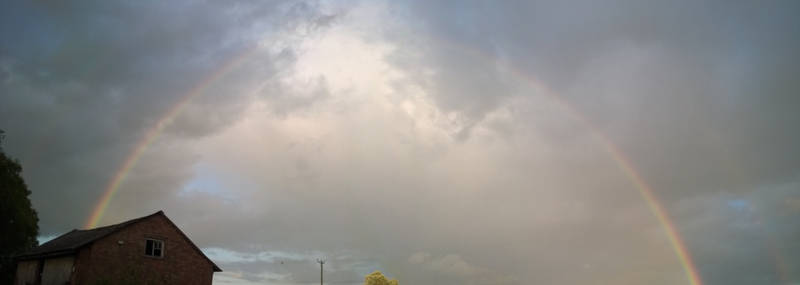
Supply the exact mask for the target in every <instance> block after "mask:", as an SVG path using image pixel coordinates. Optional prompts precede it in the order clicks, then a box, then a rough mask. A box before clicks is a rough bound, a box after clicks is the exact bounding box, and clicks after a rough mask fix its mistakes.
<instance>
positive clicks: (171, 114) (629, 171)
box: [85, 46, 703, 285]
mask: <svg viewBox="0 0 800 285" xmlns="http://www.w3.org/2000/svg"><path fill="white" fill-rule="evenodd" d="M462 48H464V47H463V46H462ZM254 52H255V49H253V50H250V51H248V52H245V53H243V54H242V55H240V56H237V57H235V58H233V59H232V60H230V61H228V62H227V63H225V64H224V65H222V67H220V68H219V69H217V71H215V72H213V73H212V74H211V75H209V76H208V77H206V78H204V79H203V80H201V81H200V82H199V83H198V84H197V85H196V86H194V87H193V88H192V89H191V90H190V91H189V92H187V93H186V94H185V95H183V96H182V97H181V98H180V100H178V102H177V103H176V104H175V105H174V106H173V107H172V108H170V109H169V110H168V111H167V112H166V113H165V114H164V116H162V117H161V119H159V120H158V122H156V124H155V125H154V126H153V128H151V129H150V130H148V131H147V132H146V133H145V135H144V137H143V138H142V139H141V141H139V143H137V144H136V146H135V147H134V149H133V151H131V153H130V154H129V155H128V156H127V158H126V159H125V162H124V163H123V164H122V166H121V167H120V168H119V170H118V171H117V172H116V173H115V174H114V176H113V177H112V179H111V181H110V182H109V184H108V186H107V187H106V188H105V191H104V192H103V195H102V197H101V198H100V201H99V202H98V203H97V205H96V206H95V208H94V210H93V211H92V214H91V216H90V217H89V219H88V221H87V222H86V226H85V227H86V228H94V227H96V226H97V225H98V223H99V222H100V220H101V219H102V217H103V216H104V215H105V212H106V209H107V207H108V205H109V203H110V202H111V200H112V199H113V198H114V195H115V194H116V193H117V191H119V188H120V185H122V183H123V182H124V181H125V178H126V177H127V176H128V174H129V173H130V171H131V170H132V169H133V168H134V167H135V166H136V164H137V162H138V161H139V159H140V158H141V156H142V154H143V153H144V152H145V151H146V150H147V148H148V147H149V146H150V145H151V144H152V143H153V142H154V141H155V140H156V139H157V138H158V136H159V135H160V134H161V132H162V131H163V130H164V129H165V128H166V127H167V126H168V125H169V124H170V123H171V122H172V120H173V119H174V118H175V117H176V116H178V115H179V114H180V113H181V111H182V110H183V109H184V108H185V107H186V105H187V104H188V102H190V101H191V100H192V99H193V98H195V97H197V96H199V95H201V94H203V91H205V90H206V89H207V88H208V87H209V86H210V85H211V84H213V83H214V82H215V81H217V80H219V79H220V78H222V77H224V76H225V75H226V74H227V73H229V72H230V71H231V70H232V69H234V68H236V67H237V66H239V65H240V64H241V63H242V62H243V61H244V60H246V59H248V58H249V57H251V56H252V55H253V53H254ZM471 52H472V53H473V54H475V55H480V57H481V58H484V59H486V58H487V56H485V55H484V54H483V53H482V52H480V51H477V52H476V51H475V50H471ZM488 58H490V57H488ZM489 60H490V61H491V62H494V63H497V61H495V60H492V59H491V58H490V59H489ZM505 66H506V67H508V68H509V70H510V71H511V72H512V73H513V74H514V75H515V76H516V77H518V78H521V79H524V81H526V82H528V83H529V84H530V85H531V86H532V87H534V89H536V90H537V91H540V93H541V94H542V95H545V96H546V97H549V98H551V99H553V100H554V101H555V102H557V103H558V104H559V105H560V106H561V107H562V108H563V109H564V110H566V111H568V113H570V114H571V115H572V116H573V117H574V118H575V119H576V120H578V121H580V122H581V123H582V124H584V125H585V126H586V127H587V128H588V129H589V130H591V131H592V134H593V135H594V136H595V137H596V138H597V139H598V140H599V141H600V142H601V144H602V145H603V147H604V148H605V149H606V151H607V152H608V153H609V154H610V156H611V158H612V159H613V160H614V161H615V162H616V164H617V165H618V166H619V168H620V169H621V170H622V172H623V173H624V174H625V175H626V176H627V177H628V178H629V179H630V180H631V182H632V183H633V186H634V187H635V188H636V190H637V191H638V193H639V195H640V196H641V197H642V199H643V200H644V201H645V203H646V204H647V206H648V208H649V209H650V211H651V212H652V213H653V215H654V216H655V217H656V219H657V220H658V222H659V223H660V224H661V227H662V228H663V230H664V231H665V234H666V235H667V238H668V239H669V241H670V244H671V246H672V248H673V251H674V252H675V254H676V256H677V258H678V261H679V262H680V264H681V266H682V267H683V270H684V273H685V274H686V278H687V281H688V282H689V284H690V285H702V284H703V282H702V280H701V278H700V275H699V274H698V270H697V268H696V266H695V264H694V261H693V260H692V258H691V255H690V254H689V252H688V249H687V246H686V244H685V243H684V241H683V239H682V238H681V236H680V234H679V231H678V229H677V228H676V227H675V224H674V223H673V222H672V220H671V219H670V218H669V215H668V214H667V211H666V210H665V209H664V207H663V206H662V205H661V203H659V201H658V199H657V197H656V195H655V194H654V192H653V189H652V188H651V187H650V186H649V185H648V184H647V182H646V181H645V180H644V178H643V177H642V176H641V175H640V174H639V172H637V171H636V169H635V168H634V167H633V163H631V162H630V160H629V159H628V158H627V157H626V156H625V155H624V153H623V152H622V151H621V150H620V149H619V148H618V147H617V146H616V145H615V144H614V143H613V142H612V141H611V140H610V139H609V138H608V137H607V136H606V135H604V134H603V133H602V132H600V131H599V130H598V129H597V128H596V127H594V126H593V125H592V124H591V122H590V121H589V120H588V119H587V118H586V117H585V116H583V115H582V114H581V113H580V112H578V110H577V109H576V108H574V107H573V106H572V105H570V104H569V103H568V102H566V101H565V100H563V99H562V98H561V97H560V96H558V95H557V94H556V93H554V92H552V91H551V90H550V89H549V88H547V86H546V85H545V84H542V83H540V82H539V81H538V80H537V79H536V78H535V77H533V76H530V75H528V74H527V73H524V72H522V71H521V70H520V69H518V68H516V67H515V66H513V65H510V64H505Z"/></svg>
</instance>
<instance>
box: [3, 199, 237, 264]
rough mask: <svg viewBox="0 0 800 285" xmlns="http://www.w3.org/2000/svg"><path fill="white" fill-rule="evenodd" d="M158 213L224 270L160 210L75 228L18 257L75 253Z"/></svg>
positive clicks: (33, 257) (190, 243)
mask: <svg viewBox="0 0 800 285" xmlns="http://www.w3.org/2000/svg"><path fill="white" fill-rule="evenodd" d="M156 215H161V216H163V217H164V218H165V219H166V220H167V221H168V222H169V223H170V224H171V225H172V226H173V227H175V229H177V230H178V233H180V234H181V235H182V236H183V237H184V238H185V239H186V240H187V241H188V242H189V245H191V246H192V248H194V249H195V250H196V251H197V252H198V253H199V254H200V255H201V256H203V258H205V259H206V260H208V262H210V263H211V265H212V266H213V267H214V271H215V272H220V271H222V269H220V268H219V267H218V266H217V265H216V264H215V263H214V262H213V261H211V259H209V258H208V256H206V255H205V254H204V253H203V252H202V251H201V250H200V248H198V247H197V246H196V245H195V244H194V243H193V242H192V240H190V239H189V237H188V236H186V234H184V233H183V231H181V229H180V228H178V226H176V225H175V223H173V222H172V221H171V220H170V219H169V218H167V216H166V215H164V211H158V212H156V213H153V214H150V215H147V216H144V217H140V218H136V219H132V220H128V221H125V222H122V223H119V224H115V225H110V226H105V227H99V228H94V229H88V230H77V229H74V230H72V231H69V232H67V233H65V234H63V235H61V236H59V237H57V238H54V239H52V240H50V241H48V242H46V243H43V244H41V245H39V246H37V247H35V248H33V249H31V250H29V251H27V252H25V253H23V254H20V255H18V256H17V259H20V260H26V259H37V258H44V257H55V256H61V255H69V254H73V253H76V252H78V250H79V249H81V248H83V247H84V246H87V245H89V244H91V243H92V242H94V241H96V240H99V239H102V238H104V237H106V236H108V235H110V234H113V233H115V232H117V231H119V230H122V229H124V228H126V227H128V226H130V225H133V224H135V223H138V222H140V221H142V220H145V219H147V218H150V217H153V216H156Z"/></svg>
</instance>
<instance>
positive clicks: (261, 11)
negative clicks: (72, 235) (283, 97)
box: [0, 1, 331, 233]
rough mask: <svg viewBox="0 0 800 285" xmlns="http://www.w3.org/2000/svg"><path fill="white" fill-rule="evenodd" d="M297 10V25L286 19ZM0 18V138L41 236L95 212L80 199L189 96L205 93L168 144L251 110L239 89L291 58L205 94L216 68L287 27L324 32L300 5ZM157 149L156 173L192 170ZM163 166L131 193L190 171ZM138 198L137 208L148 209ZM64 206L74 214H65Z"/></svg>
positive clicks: (56, 6)
mask: <svg viewBox="0 0 800 285" xmlns="http://www.w3.org/2000/svg"><path fill="white" fill-rule="evenodd" d="M301 5H305V6H306V7H305V8H304V11H303V13H299V14H298V13H297V12H296V11H295V10H296V9H295V8H294V7H296V6H301ZM3 6H4V7H3V9H2V11H3V12H2V14H3V15H2V17H0V18H3V19H4V21H5V22H6V23H4V24H3V25H2V26H3V28H2V35H3V36H2V37H1V38H2V39H0V41H2V47H3V48H2V49H0V66H2V85H1V86H0V88H2V94H3V95H2V97H1V98H2V101H3V102H4V103H3V104H0V122H2V124H3V125H2V126H0V127H2V128H3V129H4V130H5V131H7V133H8V134H9V140H8V146H7V147H8V149H9V151H11V152H12V153H13V154H14V155H15V156H16V157H18V158H19V159H20V160H21V161H23V166H24V167H25V170H26V171H25V173H26V178H27V179H28V180H29V181H30V185H31V188H32V189H34V191H33V193H34V194H33V200H34V204H35V205H37V207H38V208H40V209H41V210H40V217H41V218H42V229H43V231H44V232H45V233H50V232H58V231H63V230H65V229H66V228H65V227H68V226H74V225H78V224H81V220H82V219H83V217H86V216H87V215H88V214H89V211H91V208H92V206H93V204H94V203H96V201H94V199H85V198H77V197H82V196H84V195H86V196H88V197H99V193H100V192H101V191H103V190H104V187H105V185H106V184H107V183H108V182H109V178H110V177H112V175H113V171H116V169H117V168H118V167H119V165H121V164H122V162H123V159H124V158H125V156H126V154H128V153H130V152H131V150H132V149H133V147H134V146H135V144H136V142H138V141H140V140H141V139H142V137H143V136H144V134H145V133H146V132H147V131H148V130H149V129H150V128H152V127H153V125H154V124H155V123H156V122H157V121H158V120H159V119H160V118H161V117H162V116H163V115H164V114H165V113H166V112H167V111H168V110H170V109H171V108H172V107H173V106H175V105H176V104H177V103H178V102H179V101H180V100H182V98H183V97H184V96H185V95H186V94H187V92H190V90H193V88H194V89H197V87H198V86H203V87H205V88H200V89H199V90H200V92H202V93H201V94H199V96H196V99H194V100H192V102H190V103H189V104H188V105H187V107H186V108H185V111H183V112H182V113H181V115H180V116H178V117H177V118H175V120H174V121H172V122H170V123H171V124H172V125H171V126H169V127H168V128H167V129H166V132H165V134H166V135H165V136H166V137H168V139H191V138H195V137H202V136H205V135H208V134H211V133H213V132H215V131H216V130H219V129H220V128H222V127H225V126H227V125H229V124H230V123H232V122H234V121H235V120H236V119H237V117H238V114H239V113H240V111H241V110H242V109H243V108H244V107H245V105H244V101H245V100H252V99H251V98H252V96H253V90H249V89H246V86H253V85H255V84H263V83H262V82H266V81H269V80H272V77H274V76H275V74H276V73H277V71H276V70H275V66H281V65H286V64H287V62H286V60H291V58H286V57H285V56H283V55H281V54H259V55H258V56H254V57H253V58H254V59H257V60H253V59H249V60H247V61H246V62H244V63H243V64H239V65H238V66H235V67H233V68H232V71H231V72H229V73H228V74H224V75H223V76H221V77H219V78H217V79H216V80H215V82H213V83H212V84H207V82H205V81H204V80H207V78H209V76H210V75H212V74H214V73H215V72H217V71H218V69H219V68H220V67H221V66H224V65H225V64H227V63H229V62H231V60H234V59H236V58H237V57H240V55H241V54H243V53H246V52H248V51H250V50H252V49H254V48H256V47H257V46H258V45H259V42H260V41H262V40H264V38H265V37H266V36H268V35H270V34H273V33H278V32H280V31H282V30H283V29H286V28H287V26H285V25H284V23H287V22H292V23H298V24H300V23H304V22H309V23H313V24H311V25H312V26H315V27H323V26H324V25H326V24H329V23H330V22H331V19H327V20H324V21H322V22H319V20H320V19H321V18H324V16H325V15H324V14H321V13H319V12H318V11H317V10H315V9H316V8H317V6H316V5H308V4H304V3H299V2H298V3H289V4H287V3H282V2H277V1H276V2H258V3H256V2H237V3H225V4H223V3H219V5H199V4H198V3H184V2H170V3H151V5H146V4H143V3H112V2H106V1H98V2H95V3H84V4H78V5H68V4H65V3H31V2H6V3H4V4H3ZM315 13H317V14H315ZM318 22H319V23H318ZM288 48H291V47H289V46H286V47H285V49H288ZM262 53H263V52H262ZM284 53H285V52H284ZM165 148H166V147H165ZM165 148H159V147H153V149H152V150H151V151H166V152H164V153H161V155H163V158H164V161H163V162H165V164H166V163H167V162H170V163H177V165H183V166H182V167H188V166H190V165H191V159H189V160H187V159H186V158H181V157H185V156H186V155H188V154H185V153H184V152H185V151H184V150H176V149H169V150H166V149H165ZM182 153H183V154H182ZM155 156H159V155H155ZM178 161H183V162H178ZM165 164H158V163H155V164H153V165H151V166H148V167H152V168H150V169H146V170H145V169H140V171H139V172H149V173H158V174H157V175H158V177H153V176H152V175H149V174H145V175H146V177H148V178H146V179H145V178H144V177H140V178H141V179H140V181H141V182H142V183H143V184H136V183H129V184H131V185H130V186H129V187H130V188H141V191H158V189H162V190H161V191H163V189H166V188H175V187H177V186H178V185H180V184H181V181H183V179H185V178H186V176H187V175H186V171H187V170H186V169H183V170H180V169H175V167H176V166H175V165H173V166H170V167H166V168H165V167H163V166H161V165H165ZM139 168H143V167H139ZM154 175H155V174H154ZM170 185H172V186H170ZM137 191H138V190H137ZM141 194H142V196H140V197H139V199H138V200H141V199H144V200H148V199H152V198H148V197H149V195H145V192H142V193H141ZM61 201H71V202H70V203H69V207H70V208H73V209H81V210H75V211H68V212H67V213H68V214H65V213H64V211H62V210H60V209H61V208H62V207H63V206H59V205H60V204H61V203H62V202H61ZM118 206H120V205H118Z"/></svg>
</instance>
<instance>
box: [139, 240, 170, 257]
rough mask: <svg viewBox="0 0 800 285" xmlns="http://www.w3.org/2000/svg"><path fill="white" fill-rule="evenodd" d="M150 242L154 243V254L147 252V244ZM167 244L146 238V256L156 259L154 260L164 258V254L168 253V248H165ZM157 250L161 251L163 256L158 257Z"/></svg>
mask: <svg viewBox="0 0 800 285" xmlns="http://www.w3.org/2000/svg"><path fill="white" fill-rule="evenodd" d="M149 241H152V242H153V248H152V252H149V253H148V252H147V243H148V242H149ZM165 244H166V243H165V242H164V240H160V239H154V238H146V239H144V255H145V256H148V257H154V258H164V253H165V252H166V248H167V247H166V246H164V245H165ZM156 248H158V249H160V250H161V254H160V255H156V254H155V253H156Z"/></svg>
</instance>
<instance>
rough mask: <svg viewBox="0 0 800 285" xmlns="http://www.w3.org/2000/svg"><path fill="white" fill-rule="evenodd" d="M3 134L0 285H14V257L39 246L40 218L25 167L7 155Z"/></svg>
mask: <svg viewBox="0 0 800 285" xmlns="http://www.w3.org/2000/svg"><path fill="white" fill-rule="evenodd" d="M3 138H4V135H3V131H2V130H0V284H11V282H13V280H14V273H15V270H16V266H15V263H14V260H13V257H14V255H16V254H19V253H21V252H23V251H26V250H28V249H30V248H32V247H34V246H37V245H38V244H39V242H38V241H37V240H36V236H37V235H38V234H39V226H38V223H39V217H38V216H37V215H36V211H35V210H34V209H33V207H31V201H30V199H28V196H29V195H30V194H31V191H29V190H28V186H27V185H26V184H25V180H23V179H22V176H21V175H20V174H21V173H22V166H20V164H19V162H17V160H15V159H13V158H11V157H8V156H7V155H6V153H5V152H4V151H3V146H2V143H3Z"/></svg>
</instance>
